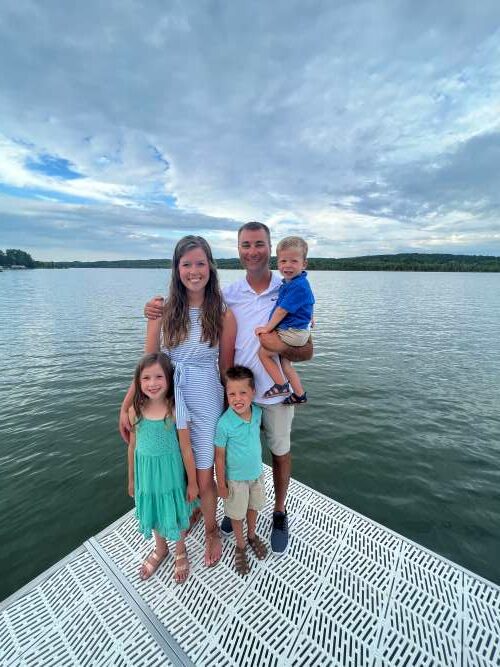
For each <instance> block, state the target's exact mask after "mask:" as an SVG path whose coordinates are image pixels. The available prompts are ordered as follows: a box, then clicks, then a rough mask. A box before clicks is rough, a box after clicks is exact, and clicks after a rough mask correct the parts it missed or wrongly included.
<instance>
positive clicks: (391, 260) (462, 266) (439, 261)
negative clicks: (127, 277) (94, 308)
mask: <svg viewBox="0 0 500 667" xmlns="http://www.w3.org/2000/svg"><path fill="white" fill-rule="evenodd" d="M13 265H15V266H19V265H22V266H24V267H26V268H35V269H72V268H103V269H168V268H170V267H171V265H172V262H171V260H170V259H122V260H109V261H106V260H101V261H98V262H40V261H37V260H35V259H33V258H32V257H31V255H30V254H29V253H27V252H25V251H23V250H12V249H10V250H6V251H5V252H4V251H2V250H0V267H1V268H10V267H11V266H13ZM217 266H218V267H219V268H220V269H241V264H240V262H239V259H237V258H231V259H217ZM271 268H273V269H275V268H276V258H275V257H273V258H272V260H271ZM308 269H309V270H310V271H455V272H461V271H468V272H500V257H490V256H485V255H453V254H440V253H399V254H394V255H367V256H364V257H345V258H340V259H337V258H328V257H311V258H309V260H308Z"/></svg>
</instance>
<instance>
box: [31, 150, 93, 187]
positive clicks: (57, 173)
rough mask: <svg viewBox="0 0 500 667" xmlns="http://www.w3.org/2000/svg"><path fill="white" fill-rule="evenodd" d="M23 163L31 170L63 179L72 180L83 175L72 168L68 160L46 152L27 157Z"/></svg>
mask: <svg viewBox="0 0 500 667" xmlns="http://www.w3.org/2000/svg"><path fill="white" fill-rule="evenodd" d="M25 165H26V167H27V168H28V169H30V170H31V171H37V172H39V173H41V174H45V176H51V177H52V178H60V179H61V180H64V181H73V180H75V179H77V178H82V176H83V174H80V173H78V172H77V171H75V170H74V169H73V168H72V167H73V165H72V164H71V162H69V161H68V160H65V159H64V158H60V157H56V156H55V155H48V154H46V153H45V154H42V155H39V156H38V157H37V158H36V159H32V158H28V159H27V160H26V162H25Z"/></svg>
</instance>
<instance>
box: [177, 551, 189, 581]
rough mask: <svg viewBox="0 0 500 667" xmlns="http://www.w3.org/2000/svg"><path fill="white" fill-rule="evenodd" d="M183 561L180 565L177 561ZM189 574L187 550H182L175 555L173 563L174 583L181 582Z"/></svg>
mask: <svg viewBox="0 0 500 667" xmlns="http://www.w3.org/2000/svg"><path fill="white" fill-rule="evenodd" d="M181 560H182V561H185V562H184V563H183V564H182V565H179V564H178V563H179V561H181ZM188 576H189V560H188V555H187V551H184V553H182V554H176V555H175V565H174V580H175V583H176V584H183V583H184V582H185V581H186V579H187V578H188Z"/></svg>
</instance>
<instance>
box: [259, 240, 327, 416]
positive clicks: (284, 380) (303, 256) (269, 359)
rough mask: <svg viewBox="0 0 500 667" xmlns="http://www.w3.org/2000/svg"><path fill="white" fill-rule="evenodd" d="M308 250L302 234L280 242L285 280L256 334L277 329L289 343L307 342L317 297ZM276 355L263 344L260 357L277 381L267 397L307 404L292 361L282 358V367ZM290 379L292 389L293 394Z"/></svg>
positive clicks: (285, 401) (281, 336)
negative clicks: (309, 276)
mask: <svg viewBox="0 0 500 667" xmlns="http://www.w3.org/2000/svg"><path fill="white" fill-rule="evenodd" d="M307 250H308V247H307V243H306V242H305V241H304V239H302V238H300V236H287V237H286V238H285V239H283V240H282V241H280V242H279V243H278V246H277V248H276V255H277V258H278V269H279V271H280V273H281V275H282V276H283V282H282V283H281V287H280V291H279V294H278V301H277V302H276V305H275V306H274V308H273V309H272V310H271V314H270V316H269V322H268V323H267V324H266V326H265V327H257V328H256V329H255V334H256V335H257V336H260V334H269V333H271V332H273V331H275V335H277V336H278V337H279V338H280V340H282V341H283V342H284V343H286V344H287V345H292V346H294V347H300V346H301V345H305V344H306V343H307V341H308V339H309V336H310V327H311V320H312V315H313V305H314V296H313V293H312V290H311V286H310V285H309V281H308V280H307V273H306V271H305V268H306V266H307ZM275 354H276V353H275V352H271V351H270V350H267V349H266V348H265V347H263V346H262V344H261V346H260V348H259V358H260V360H261V362H262V365H263V366H264V368H265V369H266V371H267V373H268V374H269V375H270V376H271V378H272V379H273V380H274V384H273V386H272V387H271V388H270V389H268V390H267V391H266V392H265V394H264V397H265V398H271V397H273V396H287V398H285V400H284V401H283V402H284V403H285V404H286V405H295V404H296V403H306V402H307V394H306V392H305V391H304V388H303V387H302V383H301V381H300V378H299V375H298V373H297V371H296V370H295V369H294V368H293V366H292V364H291V362H290V361H288V360H287V359H284V358H283V357H280V362H281V369H282V370H281V369H280V367H279V365H278V364H277V363H276V360H275V358H274V357H275ZM288 381H289V382H290V384H291V385H292V389H293V392H292V394H291V395H290V386H289V384H288Z"/></svg>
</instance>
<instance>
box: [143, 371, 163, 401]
mask: <svg viewBox="0 0 500 667" xmlns="http://www.w3.org/2000/svg"><path fill="white" fill-rule="evenodd" d="M140 384H141V391H142V393H143V394H144V395H145V396H147V397H148V398H149V399H150V400H153V401H158V400H161V401H163V400H165V396H166V393H167V389H168V384H167V378H166V377H165V372H164V371H163V368H162V367H161V366H160V364H159V363H155V364H152V365H151V366H147V367H146V368H143V370H142V372H141V375H140Z"/></svg>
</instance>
